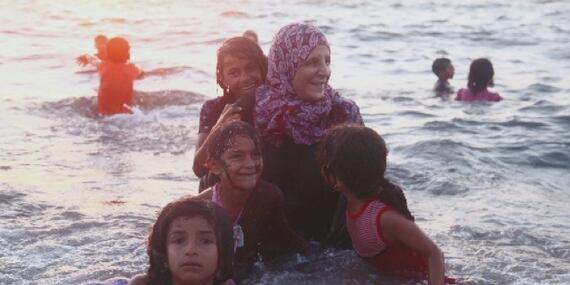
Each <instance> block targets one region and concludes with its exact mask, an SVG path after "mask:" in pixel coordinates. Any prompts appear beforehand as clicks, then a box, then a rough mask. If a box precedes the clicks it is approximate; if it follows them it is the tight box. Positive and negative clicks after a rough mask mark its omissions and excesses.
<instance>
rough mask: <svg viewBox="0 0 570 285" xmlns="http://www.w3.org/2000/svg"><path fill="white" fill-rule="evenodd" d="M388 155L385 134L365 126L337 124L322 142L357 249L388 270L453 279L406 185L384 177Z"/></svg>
mask: <svg viewBox="0 0 570 285" xmlns="http://www.w3.org/2000/svg"><path fill="white" fill-rule="evenodd" d="M387 154H388V150H387V149H386V144H385V143H384V140H383V139H382V137H381V136H380V135H379V134H378V133H376V132H375V131H374V130H372V129H370V128H367V127H364V126H360V125H344V126H339V127H335V128H333V129H331V130H329V131H328V133H327V135H326V136H325V137H324V138H323V140H322V141H321V143H320V146H319V152H318V159H319V163H320V166H321V173H322V175H323V177H324V179H325V180H326V181H327V183H328V184H330V185H331V186H332V187H333V189H335V191H339V192H340V193H341V194H342V195H343V196H344V197H346V200H347V208H346V224H347V229H348V232H349V234H350V237H351V239H352V245H353V248H354V250H355V251H356V253H357V254H358V255H359V256H360V257H362V258H363V259H365V260H366V261H367V262H369V263H370V264H371V265H372V266H374V267H375V268H377V269H378V270H379V271H380V272H382V273H384V274H387V275H391V276H394V277H398V278H404V279H416V280H421V279H426V278H427V279H428V280H429V284H445V283H448V284H454V283H455V280H454V279H452V278H447V277H445V275H444V273H445V267H444V259H443V254H442V252H441V250H440V249H439V248H438V246H437V245H436V244H435V243H434V242H433V241H432V240H431V239H430V238H429V237H428V236H426V234H424V233H423V232H422V231H421V230H420V228H419V227H418V226H417V225H416V224H415V223H414V217H413V216H412V214H411V213H410V211H409V209H408V206H407V202H406V198H405V196H404V193H403V191H402V189H400V187H398V186H397V185H395V184H393V183H391V182H390V181H388V180H387V179H386V178H384V173H385V171H386V156H387Z"/></svg>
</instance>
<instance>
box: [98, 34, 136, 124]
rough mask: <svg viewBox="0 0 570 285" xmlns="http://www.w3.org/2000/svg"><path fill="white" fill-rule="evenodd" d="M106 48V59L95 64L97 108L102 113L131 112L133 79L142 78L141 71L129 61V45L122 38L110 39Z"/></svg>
mask: <svg viewBox="0 0 570 285" xmlns="http://www.w3.org/2000/svg"><path fill="white" fill-rule="evenodd" d="M106 50H107V52H106V54H107V60H106V61H103V62H101V63H100V64H98V65H97V72H98V73H99V77H100V79H99V93H98V95H97V110H98V112H99V114H102V115H114V114H120V113H131V110H130V107H131V106H132V102H133V81H134V80H135V79H140V78H142V76H143V72H142V70H140V69H139V68H138V67H136V66H135V65H134V64H132V63H129V59H130V52H129V50H130V46H129V42H127V40H125V39H124V38H119V37H117V38H112V39H110V40H109V42H108V43H107V49H106Z"/></svg>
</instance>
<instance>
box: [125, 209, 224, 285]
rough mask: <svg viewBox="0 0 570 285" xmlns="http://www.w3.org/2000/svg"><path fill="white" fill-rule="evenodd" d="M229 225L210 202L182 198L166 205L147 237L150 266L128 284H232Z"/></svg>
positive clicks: (222, 211)
mask: <svg viewBox="0 0 570 285" xmlns="http://www.w3.org/2000/svg"><path fill="white" fill-rule="evenodd" d="M233 245H234V240H233V231H232V225H231V222H230V220H229V218H228V216H227V215H226V213H225V212H224V210H223V209H222V208H220V207H219V206H218V205H216V204H215V203H212V202H210V201H204V200H199V199H195V198H184V199H180V200H176V201H174V202H171V203H169V204H168V205H166V206H165V207H164V208H163V209H162V211H160V214H159V215H158V218H157V219H156V222H155V223H154V225H153V227H152V231H151V233H150V235H149V237H148V244H147V254H148V259H149V267H148V270H147V272H146V274H141V275H137V276H135V277H134V278H133V279H131V281H130V282H129V284H130V285H230V284H234V283H233V281H232V280H231V278H233V257H234V249H233Z"/></svg>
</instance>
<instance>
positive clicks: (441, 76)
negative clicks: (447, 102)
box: [431, 57, 455, 96]
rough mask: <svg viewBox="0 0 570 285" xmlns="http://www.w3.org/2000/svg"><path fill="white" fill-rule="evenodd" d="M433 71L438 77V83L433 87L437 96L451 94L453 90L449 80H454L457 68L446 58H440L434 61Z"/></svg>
mask: <svg viewBox="0 0 570 285" xmlns="http://www.w3.org/2000/svg"><path fill="white" fill-rule="evenodd" d="M431 70H432V71H433V73H434V74H435V76H437V81H436V82H435V84H434V86H433V91H434V92H435V94H436V95H437V96H442V95H447V94H451V93H452V92H453V90H452V88H451V85H450V84H449V79H451V78H453V75H454V74H455V68H454V67H453V64H451V60H450V59H449V58H444V57H442V58H438V59H436V60H434V61H433V64H432V65H431Z"/></svg>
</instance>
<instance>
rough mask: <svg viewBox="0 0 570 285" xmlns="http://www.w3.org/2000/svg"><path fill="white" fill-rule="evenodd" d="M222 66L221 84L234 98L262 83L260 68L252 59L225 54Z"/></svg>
mask: <svg viewBox="0 0 570 285" xmlns="http://www.w3.org/2000/svg"><path fill="white" fill-rule="evenodd" d="M222 66H223V67H222V70H221V73H222V74H221V75H222V78H221V82H222V85H223V86H225V87H226V88H227V89H228V90H229V92H230V94H231V95H232V96H233V97H234V98H235V99H237V98H239V97H241V96H243V95H247V94H251V93H253V92H255V90H256V89H257V87H259V86H260V85H261V84H262V83H263V80H262V75H261V70H259V67H258V65H257V64H255V62H254V61H253V60H250V59H246V58H241V57H235V56H232V55H226V56H225V57H224V59H223V64H222Z"/></svg>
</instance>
